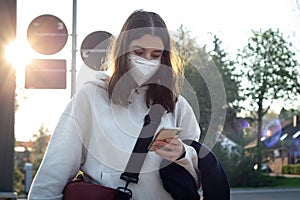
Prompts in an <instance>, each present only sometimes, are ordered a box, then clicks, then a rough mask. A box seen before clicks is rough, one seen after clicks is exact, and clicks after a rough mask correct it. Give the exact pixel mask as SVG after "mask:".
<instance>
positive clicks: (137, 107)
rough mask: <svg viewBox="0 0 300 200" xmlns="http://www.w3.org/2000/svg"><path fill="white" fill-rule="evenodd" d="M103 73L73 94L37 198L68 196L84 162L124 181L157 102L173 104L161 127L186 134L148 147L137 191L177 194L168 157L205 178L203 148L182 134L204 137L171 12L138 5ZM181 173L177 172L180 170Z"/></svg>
mask: <svg viewBox="0 0 300 200" xmlns="http://www.w3.org/2000/svg"><path fill="white" fill-rule="evenodd" d="M105 66H106V67H107V68H108V70H107V71H110V72H111V73H105V72H101V73H100V74H99V78H98V80H97V81H94V82H88V83H86V84H85V85H84V86H83V87H82V88H81V89H80V90H79V91H78V92H77V93H76V95H75V96H74V97H73V98H72V100H71V102H70V103H69V105H68V106H67V108H66V109H65V111H64V112H63V114H62V116H61V118H60V120H59V123H58V125H57V127H56V129H55V131H54V133H53V135H52V138H51V141H50V143H49V145H48V148H47V151H46V153H45V156H44V159H43V161H42V163H41V166H40V168H39V170H38V173H37V174H36V176H35V178H34V181H33V183H32V187H31V190H30V193H29V199H39V200H40V199H62V198H63V194H62V192H63V189H64V187H65V186H66V184H67V183H68V182H70V181H71V180H72V179H73V178H74V177H75V176H76V174H77V172H78V170H81V171H82V172H83V173H84V174H85V176H87V177H89V181H90V182H92V183H95V184H101V185H104V186H108V187H112V188H117V187H119V186H123V185H124V181H123V180H121V179H120V175H121V174H122V172H124V169H125V167H126V165H127V162H128V159H129V157H130V155H131V152H132V149H133V147H134V145H135V142H136V141H137V138H138V137H139V133H140V131H141V129H142V127H143V124H144V117H145V115H147V113H148V112H149V110H150V108H151V107H152V106H154V105H160V106H162V107H163V108H164V109H165V112H164V113H163V115H162V117H161V122H160V124H159V126H158V128H157V131H156V133H157V132H158V131H159V130H160V129H161V128H166V127H171V128H174V127H178V128H180V129H181V130H182V131H181V135H180V137H179V138H177V139H176V138H169V139H165V140H159V141H155V142H154V143H153V145H152V146H151V151H149V152H148V153H147V156H146V158H145V160H144V163H143V166H142V169H141V171H140V175H139V181H138V183H137V184H129V189H130V190H132V192H133V197H132V199H139V200H140V199H143V200H147V199H149V200H153V199H163V200H167V199H172V197H171V195H170V194H169V193H168V192H167V191H166V190H165V189H164V188H163V185H162V181H161V177H160V175H159V168H160V166H161V163H162V161H163V160H169V161H172V162H175V163H177V164H178V165H181V166H183V167H184V168H185V169H186V170H187V171H188V172H189V173H190V174H191V175H192V176H193V177H194V179H195V181H196V182H198V178H197V177H198V176H197V170H195V168H194V166H195V163H196V160H197V153H196V151H195V150H194V149H193V148H192V147H190V146H188V145H186V144H184V143H183V142H182V140H185V139H188V140H194V141H198V140H199V136H200V128H199V125H198V122H197V120H196V117H195V115H194V113H193V110H192V108H191V106H190V105H189V104H188V102H187V101H186V100H185V99H184V98H183V97H182V96H180V95H179V92H178V85H177V84H178V83H177V80H178V78H179V76H181V72H182V71H183V69H182V66H181V65H180V64H179V63H178V62H177V61H176V55H175V54H174V53H173V47H172V45H171V39H170V36H169V33H168V30H167V27H166V24H165V23H164V21H163V19H162V18H161V17H160V16H159V15H158V14H156V13H153V12H146V11H141V10H138V11H135V12H134V13H132V14H131V15H130V16H129V18H128V19H127V21H126V22H125V24H124V25H123V28H122V30H121V33H120V35H119V36H118V37H117V38H116V39H115V40H114V41H113V45H112V47H111V49H110V55H109V56H108V58H107V62H106V63H105ZM174 176H176V174H174Z"/></svg>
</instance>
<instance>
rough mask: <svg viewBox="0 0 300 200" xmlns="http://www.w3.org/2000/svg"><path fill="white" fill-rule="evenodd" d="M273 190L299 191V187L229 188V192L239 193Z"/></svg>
mask: <svg viewBox="0 0 300 200" xmlns="http://www.w3.org/2000/svg"><path fill="white" fill-rule="evenodd" d="M274 191H282V192H292V191H299V192H300V187H299V188H296V187H295V188H294V187H293V188H231V190H230V193H231V194H240V193H251V192H256V193H259V192H263V193H265V192H274Z"/></svg>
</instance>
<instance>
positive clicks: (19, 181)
mask: <svg viewBox="0 0 300 200" xmlns="http://www.w3.org/2000/svg"><path fill="white" fill-rule="evenodd" d="M24 181H25V176H24V172H23V171H22V170H21V169H19V168H17V167H16V165H15V170H14V190H15V192H16V193H18V194H22V193H24V192H25V186H24Z"/></svg>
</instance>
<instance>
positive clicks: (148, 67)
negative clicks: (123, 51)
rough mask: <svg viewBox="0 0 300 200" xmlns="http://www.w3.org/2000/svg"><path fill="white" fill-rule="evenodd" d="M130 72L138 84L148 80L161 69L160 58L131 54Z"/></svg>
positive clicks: (129, 56)
mask: <svg viewBox="0 0 300 200" xmlns="http://www.w3.org/2000/svg"><path fill="white" fill-rule="evenodd" d="M128 60H129V63H130V74H131V76H132V78H133V79H134V80H135V82H136V83H137V85H138V86H141V85H142V84H144V83H145V82H146V81H148V80H149V79H150V78H151V77H152V76H153V75H154V74H155V73H156V72H157V71H158V69H159V67H160V60H147V59H145V58H142V57H140V56H137V55H133V54H129V55H128Z"/></svg>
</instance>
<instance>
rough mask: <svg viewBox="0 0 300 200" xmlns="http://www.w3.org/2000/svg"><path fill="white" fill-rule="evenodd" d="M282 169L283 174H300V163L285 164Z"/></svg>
mask: <svg viewBox="0 0 300 200" xmlns="http://www.w3.org/2000/svg"><path fill="white" fill-rule="evenodd" d="M281 171H282V173H283V174H300V165H296V164H289V165H284V166H283V167H282V169H281Z"/></svg>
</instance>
